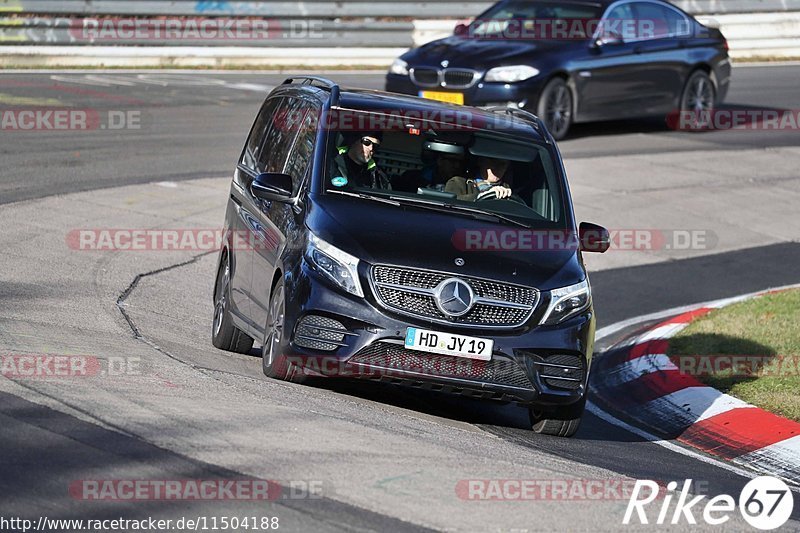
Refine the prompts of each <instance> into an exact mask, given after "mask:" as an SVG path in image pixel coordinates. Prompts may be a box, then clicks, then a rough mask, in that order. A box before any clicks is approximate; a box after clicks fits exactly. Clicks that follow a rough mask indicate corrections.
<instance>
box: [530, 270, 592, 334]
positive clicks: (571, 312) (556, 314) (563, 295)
mask: <svg viewBox="0 0 800 533" xmlns="http://www.w3.org/2000/svg"><path fill="white" fill-rule="evenodd" d="M591 303H592V290H591V287H590V286H589V279H588V278H587V279H585V280H583V281H581V282H580V283H577V284H575V285H570V286H569V287H562V288H560V289H553V290H551V291H550V305H548V306H547V311H546V312H545V314H544V316H543V317H542V324H544V325H547V326H552V325H555V324H559V323H561V322H563V321H565V320H566V319H568V318H571V317H573V316H575V315H577V314H578V313H580V312H581V311H584V310H585V309H586V308H587V307H589V305H590V304H591Z"/></svg>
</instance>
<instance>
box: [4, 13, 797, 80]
mask: <svg viewBox="0 0 800 533" xmlns="http://www.w3.org/2000/svg"><path fill="white" fill-rule="evenodd" d="M673 3H674V4H676V5H678V6H680V7H682V8H683V9H685V10H687V11H688V12H689V13H692V14H694V15H695V16H697V17H698V19H700V20H701V21H703V22H705V21H706V20H708V19H712V20H714V21H715V22H716V23H717V24H718V25H719V26H720V28H721V29H722V31H723V33H724V34H725V36H726V37H727V38H728V42H729V44H730V48H731V56H732V57H733V58H734V59H741V58H748V57H775V58H781V57H784V58H786V57H792V58H797V57H800V0H675V1H674V2H673ZM491 5H492V2H460V1H457V0H439V1H435V2H419V1H416V2H415V1H406V2H393V1H390V0H369V1H365V0H355V1H350V0H348V1H346V2H340V1H336V2H333V1H328V0H310V1H306V2H282V1H233V0H215V1H211V0H141V1H131V0H0V47H2V48H3V50H2V52H0V55H2V57H0V66H11V65H21V66H22V65H25V66H35V65H42V66H45V65H49V66H56V65H78V64H83V65H94V66H104V65H106V66H110V65H114V66H133V64H134V63H135V64H136V65H138V66H145V65H152V66H170V65H175V66H178V65H180V66H229V65H230V66H232V65H244V64H252V65H264V64H279V63H281V64H292V65H303V64H305V65H311V64H313V65H355V64H362V65H376V66H381V67H385V66H388V64H389V63H390V62H391V61H392V59H393V58H394V57H396V55H397V54H396V51H397V50H398V49H400V50H402V49H407V48H409V47H413V46H419V45H421V44H424V43H426V42H429V41H431V40H433V39H436V38H440V37H444V36H447V35H450V34H452V31H453V28H454V26H455V24H456V23H457V22H459V20H457V19H455V18H453V17H454V15H459V16H463V17H464V18H463V19H461V21H466V20H468V17H474V16H477V15H478V14H480V13H481V12H482V11H484V10H485V9H486V8H488V7H489V6H491ZM409 14H412V15H413V17H414V20H412V19H411V18H409V16H408V15H409ZM169 17H172V20H175V19H176V17H177V18H180V19H182V20H197V21H202V20H206V21H207V20H220V18H219V17H224V18H226V19H227V20H231V19H235V20H237V21H242V20H246V21H250V23H251V24H259V25H260V26H259V27H260V28H261V29H262V30H263V31H262V33H261V34H256V36H255V37H246V38H238V37H237V38H233V39H232V38H228V37H225V36H222V37H219V38H210V39H209V38H193V37H192V36H182V37H181V38H179V39H176V38H172V37H170V36H169V35H167V34H164V33H158V32H149V33H147V32H145V33H146V34H147V36H146V37H145V38H141V37H140V36H137V37H132V38H126V36H125V35H117V36H116V37H114V38H113V39H109V38H107V37H106V38H104V37H102V36H100V37H97V36H96V35H93V34H92V32H91V31H86V30H87V26H90V25H91V24H93V23H94V24H96V23H97V21H98V20H108V19H109V18H117V19H121V18H123V19H124V18H127V20H128V21H130V20H136V21H137V24H138V25H140V26H137V27H141V25H142V24H144V25H147V24H154V25H158V24H159V23H163V22H164V20H170V19H169ZM215 17H217V18H215ZM265 26H266V28H265ZM4 45H6V46H4ZM131 46H134V47H135V48H132V49H131V51H129V52H125V51H124V50H118V52H119V53H114V54H111V55H110V56H109V57H108V59H109V60H108V61H106V62H104V61H103V59H104V58H103V57H102V56H100V49H101V48H108V47H119V48H126V47H131ZM44 47H48V48H52V47H55V48H58V47H63V48H64V49H63V51H58V52H56V53H55V55H54V56H51V57H49V58H48V59H47V61H43V59H44V58H46V57H47V52H46V51H45V50H44ZM84 47H86V48H89V49H90V50H88V51H84V50H81V51H80V52H79V49H82V48H84ZM93 47H96V50H95V52H92V51H91V48H93ZM173 47H174V49H175V50H174V51H172V52H170V51H169V49H171V48H173ZM209 48H211V49H214V50H204V49H209ZM145 49H146V50H147V52H145ZM156 49H158V50H156ZM358 49H362V50H361V51H358ZM363 49H370V51H369V52H366V54H365V53H364V52H365V50H363ZM267 50H269V52H267ZM283 50H292V51H294V52H293V53H292V54H289V55H290V56H291V60H290V61H291V63H289V62H286V61H284V60H283V57H284V55H285V54H283V52H282V51H283ZM134 51H138V52H139V54H138V55H139V56H140V57H141V60H136V59H135V57H136V56H137V54H136V53H134ZM308 51H311V53H310V55H309V56H308V57H305V56H302V54H303V53H307V52H308ZM73 52H74V54H73ZM71 54H72V55H74V56H75V57H76V58H78V57H82V58H84V59H82V60H79V59H71V58H70V55H71ZM93 54H96V55H97V57H96V58H95V59H96V61H95V60H92V61H88V58H92V56H93ZM248 54H250V57H251V58H252V59H253V61H251V62H248V61H247V57H248ZM126 56H129V58H128V57H126ZM367 56H368V57H369V60H368V61H367V62H359V59H358V58H359V57H367ZM148 57H149V58H150V59H147V58H148ZM273 60H274V61H273ZM131 61H134V63H131ZM275 61H277V63H275ZM287 61H289V60H288V56H287Z"/></svg>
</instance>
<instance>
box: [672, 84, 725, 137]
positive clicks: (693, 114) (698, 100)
mask: <svg viewBox="0 0 800 533" xmlns="http://www.w3.org/2000/svg"><path fill="white" fill-rule="evenodd" d="M716 98H717V90H716V88H715V87H714V82H713V81H711V78H710V77H709V76H708V74H706V73H705V72H703V71H702V70H697V71H695V72H693V73H692V75H691V76H689V79H688V80H686V85H685V86H684V88H683V93H682V95H681V112H682V113H681V115H683V113H686V112H689V113H690V115H689V117H688V118H689V120H688V121H687V120H686V119H685V118H684V117H683V116H681V119H680V120H681V129H685V130H688V131H706V130H710V129H712V127H713V124H714V119H713V113H714V107H715V104H716Z"/></svg>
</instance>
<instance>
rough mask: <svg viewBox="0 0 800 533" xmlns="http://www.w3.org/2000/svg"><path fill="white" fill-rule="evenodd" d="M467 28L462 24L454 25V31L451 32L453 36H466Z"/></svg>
mask: <svg viewBox="0 0 800 533" xmlns="http://www.w3.org/2000/svg"><path fill="white" fill-rule="evenodd" d="M467 29H468V26H467V25H466V24H464V23H463V22H462V23H461V24H456V29H455V30H454V31H453V34H454V35H459V36H460V35H466V34H467Z"/></svg>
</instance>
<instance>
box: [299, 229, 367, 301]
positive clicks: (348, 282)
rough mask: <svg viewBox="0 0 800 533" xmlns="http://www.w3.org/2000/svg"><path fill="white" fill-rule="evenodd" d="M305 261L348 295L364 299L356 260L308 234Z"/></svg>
mask: <svg viewBox="0 0 800 533" xmlns="http://www.w3.org/2000/svg"><path fill="white" fill-rule="evenodd" d="M306 259H308V261H309V263H311V266H313V267H314V268H315V270H316V271H317V272H319V273H320V274H322V275H323V276H324V277H326V278H328V279H329V280H331V281H332V282H333V283H335V284H336V285H338V286H339V287H341V288H342V289H344V290H346V291H347V292H349V293H350V294H355V295H356V296H359V297H361V298H363V297H364V291H363V290H362V289H361V282H360V281H359V280H358V258H357V257H354V256H352V255H350V254H348V253H347V252H343V251H342V250H340V249H338V248H337V247H335V246H334V245H332V244H330V243H327V242H325V241H323V240H322V239H320V238H319V237H317V236H316V235H314V234H313V233H310V234H309V236H308V246H307V248H306Z"/></svg>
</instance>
